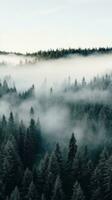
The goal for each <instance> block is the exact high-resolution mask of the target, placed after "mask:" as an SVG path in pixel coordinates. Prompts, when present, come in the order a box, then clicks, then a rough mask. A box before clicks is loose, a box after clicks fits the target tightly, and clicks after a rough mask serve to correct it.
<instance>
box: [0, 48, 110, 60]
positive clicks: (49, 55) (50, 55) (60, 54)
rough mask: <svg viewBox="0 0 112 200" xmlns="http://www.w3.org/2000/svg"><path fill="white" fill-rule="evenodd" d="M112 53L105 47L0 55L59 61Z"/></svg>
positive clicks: (3, 52)
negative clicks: (74, 56) (72, 56)
mask: <svg viewBox="0 0 112 200" xmlns="http://www.w3.org/2000/svg"><path fill="white" fill-rule="evenodd" d="M110 53H112V48H111V47H107V48H103V47H101V48H92V49H90V48H85V49H82V48H78V49H73V48H69V49H56V50H53V49H50V50H47V51H37V52H32V53H25V54H24V53H19V52H6V51H0V55H9V54H14V55H17V56H31V57H37V58H39V59H46V60H48V59H59V58H64V57H68V56H70V55H81V56H89V55H94V54H110Z"/></svg>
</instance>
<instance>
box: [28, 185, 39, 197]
mask: <svg viewBox="0 0 112 200" xmlns="http://www.w3.org/2000/svg"><path fill="white" fill-rule="evenodd" d="M27 199H28V200H37V199H38V195H37V191H36V187H35V185H34V183H33V182H31V183H30V186H29V191H28V196H27Z"/></svg>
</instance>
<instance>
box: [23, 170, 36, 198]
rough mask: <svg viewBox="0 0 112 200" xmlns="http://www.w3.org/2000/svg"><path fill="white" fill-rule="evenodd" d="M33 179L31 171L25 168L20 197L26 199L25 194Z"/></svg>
mask: <svg viewBox="0 0 112 200" xmlns="http://www.w3.org/2000/svg"><path fill="white" fill-rule="evenodd" d="M32 181H33V175H32V172H31V171H30V170H29V169H28V168H27V169H26V170H25V173H24V177H23V182H22V198H23V200H27V195H28V191H29V187H30V184H31V183H32Z"/></svg>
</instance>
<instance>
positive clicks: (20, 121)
mask: <svg viewBox="0 0 112 200" xmlns="http://www.w3.org/2000/svg"><path fill="white" fill-rule="evenodd" d="M81 51H82V50H80V52H81ZM89 51H91V50H89ZM102 51H103V52H102V53H104V49H103V50H102ZM106 51H107V52H108V53H110V52H111V50H106ZM70 52H71V53H70ZM73 52H74V53H73ZM75 52H77V50H76V51H75V50H70V49H69V50H63V53H62V51H60V50H59V51H58V50H57V54H56V51H53V52H52V51H47V52H44V53H43V52H40V53H39V52H38V55H27V54H26V55H23V54H20V55H19V56H18V55H10V54H8V53H7V55H5V56H4V54H3V55H0V56H1V57H0V59H1V61H2V60H3V59H7V62H6V60H4V62H1V65H0V78H1V79H0V200H111V199H112V192H111V191H112V171H111V168H112V73H111V54H110V55H106V56H102V53H101V49H100V50H97V52H96V51H95V50H94V51H93V52H94V53H97V56H95V54H94V53H93V54H94V55H93V56H90V57H89V56H82V54H83V55H89V54H91V53H92V52H91V53H89V54H88V53H87V50H86V51H85V52H86V53H84V51H82V53H79V55H80V56H76V57H75V56H74V57H68V58H67V59H64V58H63V57H65V56H68V55H71V54H72V53H73V54H74V55H75ZM107 52H106V53H107ZM61 53H62V54H61ZM69 53H70V54H69ZM99 53H101V56H99ZM39 54H40V57H41V58H42V59H43V58H44V61H39V60H38V61H37V59H36V57H38V56H39ZM60 54H61V58H62V59H57V60H56V59H54V58H59V57H60ZM76 54H77V53H76ZM43 55H44V57H43ZM32 58H33V59H32ZM51 58H53V59H52V60H47V61H46V60H45V59H51ZM21 59H23V60H21ZM94 66H97V69H96V68H95V69H94ZM108 69H109V70H108ZM105 72H107V73H105ZM84 74H85V77H83V75H84ZM86 75H88V76H86Z"/></svg>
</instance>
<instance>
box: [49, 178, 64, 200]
mask: <svg viewBox="0 0 112 200" xmlns="http://www.w3.org/2000/svg"><path fill="white" fill-rule="evenodd" d="M52 200H64V193H63V190H62V185H61V180H60V177H59V176H58V177H57V179H56V182H55V185H54V190H53V196H52Z"/></svg>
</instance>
